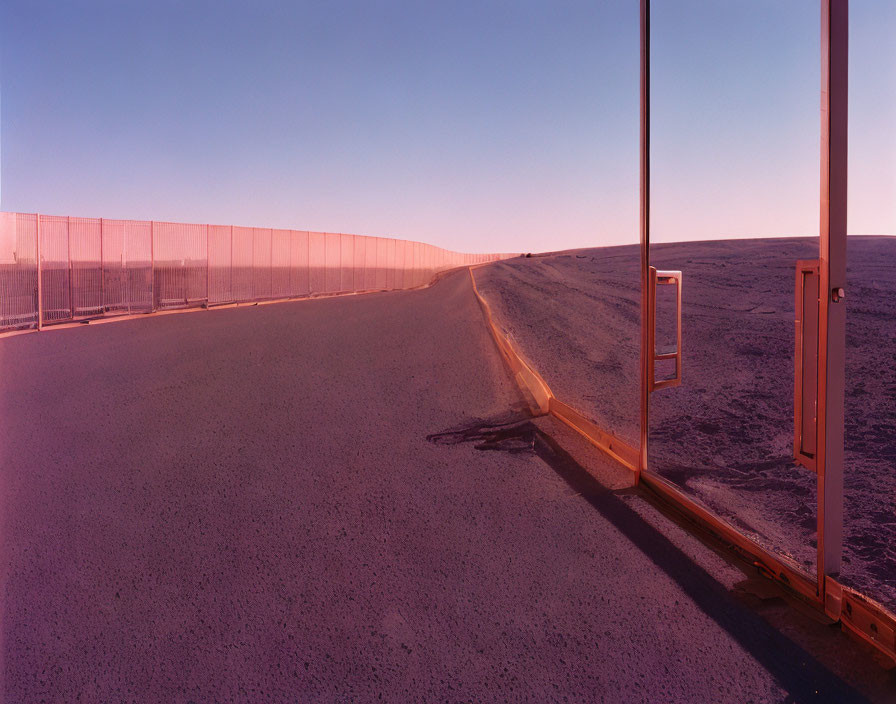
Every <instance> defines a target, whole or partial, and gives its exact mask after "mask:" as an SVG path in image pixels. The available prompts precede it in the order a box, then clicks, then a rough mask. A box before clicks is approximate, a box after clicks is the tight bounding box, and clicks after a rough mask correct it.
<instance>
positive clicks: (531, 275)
mask: <svg viewBox="0 0 896 704" xmlns="http://www.w3.org/2000/svg"><path fill="white" fill-rule="evenodd" d="M817 242H818V240H817V239H816V238H789V239H765V240H731V241H719V242H697V243H680V244H665V245H654V246H653V247H652V250H651V264H653V265H654V266H656V267H657V268H659V269H673V270H681V271H682V272H683V275H684V287H683V303H682V305H683V311H682V315H683V322H682V328H683V343H682V355H683V383H682V385H681V386H680V387H677V388H673V389H665V390H660V391H658V392H656V393H654V394H652V395H651V398H650V433H649V448H650V464H651V467H652V468H653V469H655V470H657V471H659V472H660V473H661V474H663V475H664V476H666V477H668V478H670V479H672V480H674V481H675V482H677V483H678V484H680V485H681V486H683V487H685V488H686V489H687V490H688V491H689V492H690V493H691V494H692V495H693V496H695V497H696V498H698V499H699V500H700V501H702V502H703V503H705V504H706V505H708V506H709V507H710V508H712V509H713V510H715V511H716V512H717V513H719V514H720V515H722V516H724V517H725V518H727V519H728V520H730V521H731V522H733V523H734V524H736V525H738V526H739V527H740V528H741V529H742V530H744V531H745V532H747V533H748V534H750V535H752V536H753V537H755V538H756V539H757V540H759V541H760V542H762V543H763V544H765V545H766V546H768V547H770V548H772V549H774V550H776V551H778V552H780V553H782V554H786V555H789V556H790V557H792V558H794V559H796V560H797V561H798V562H800V563H801V564H802V565H804V566H805V567H806V568H807V569H810V570H812V569H814V563H815V549H816V545H815V538H816V536H815V527H816V489H815V484H816V477H815V475H814V474H813V473H812V472H809V471H808V470H806V469H804V468H802V467H799V466H796V465H795V464H794V462H793V460H792V443H793V350H794V340H793V335H794V323H793V321H794V266H795V263H796V261H797V260H798V259H812V258H815V257H817V252H818V244H817ZM894 262H896V239H894V238H884V237H851V238H850V239H849V271H848V292H847V298H846V303H847V371H846V373H847V384H846V475H845V492H846V496H845V534H844V543H845V545H844V566H843V573H842V578H843V580H844V582H845V583H847V584H850V585H853V586H855V587H857V588H859V589H861V590H862V591H864V592H865V593H867V594H869V595H870V596H872V597H875V598H877V599H879V600H881V601H883V602H884V603H886V604H887V605H888V606H889V607H890V608H896V504H894V502H896V364H894V362H896V312H894V309H893V307H892V301H893V300H896V263H894ZM638 271H639V270H638V248H637V246H628V247H607V248H595V249H587V250H575V251H570V252H560V253H556V254H552V255H546V256H539V257H533V258H528V259H527V258H519V259H514V260H509V261H506V262H502V263H499V264H495V265H493V266H489V267H485V268H483V269H480V270H478V271H477V275H476V276H477V283H478V284H479V287H480V290H481V291H482V293H483V295H485V296H486V297H487V298H488V300H489V302H490V303H491V304H492V306H493V309H494V312H495V314H496V315H497V316H498V318H499V320H500V321H501V323H502V324H503V325H504V326H505V327H506V328H507V330H508V331H509V332H510V333H511V334H512V335H513V336H514V338H515V339H516V341H517V343H518V345H519V347H520V348H521V350H522V351H523V354H524V355H525V356H526V357H527V358H528V359H529V360H530V361H531V362H532V363H533V364H534V366H535V368H536V369H538V370H539V371H541V372H542V374H543V376H544V377H545V379H546V381H547V382H548V383H549V384H550V385H551V387H552V389H553V390H554V392H555V393H556V394H557V395H558V396H559V397H560V398H562V399H563V400H565V401H567V402H570V403H572V404H573V405H574V406H577V407H578V408H579V409H580V410H582V411H584V412H586V413H587V414H589V415H590V416H591V417H592V418H593V419H594V420H595V421H597V422H598V423H600V424H602V425H603V426H604V427H605V428H607V429H609V430H611V431H613V432H615V433H616V434H617V435H619V436H620V437H622V438H623V439H625V440H627V441H628V442H631V443H636V442H637V423H638V408H639V396H638V384H639V373H638V354H639V352H638V351H639V337H638V334H639V333H638V326H639V320H640V312H639V291H640V279H639V274H638ZM658 317H659V320H658V339H659V340H660V341H663V340H665V339H668V338H669V335H670V334H671V326H670V325H669V323H670V322H671V320H672V315H671V307H669V306H663V304H662V303H661V309H660V311H659V316H658Z"/></svg>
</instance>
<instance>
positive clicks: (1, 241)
mask: <svg viewBox="0 0 896 704" xmlns="http://www.w3.org/2000/svg"><path fill="white" fill-rule="evenodd" d="M2 216H3V217H2V219H0V328H19V327H31V326H34V325H36V324H37V217H36V216H34V215H27V214H22V213H18V214H17V213H3V214H2Z"/></svg>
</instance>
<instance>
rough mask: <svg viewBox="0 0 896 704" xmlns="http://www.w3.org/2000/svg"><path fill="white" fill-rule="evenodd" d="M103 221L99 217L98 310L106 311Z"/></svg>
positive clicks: (104, 234)
mask: <svg viewBox="0 0 896 704" xmlns="http://www.w3.org/2000/svg"><path fill="white" fill-rule="evenodd" d="M105 230H106V228H105V221H104V220H103V218H100V311H101V312H102V313H105V312H106V260H105V257H104V256H103V240H104V239H105V237H106V232H105Z"/></svg>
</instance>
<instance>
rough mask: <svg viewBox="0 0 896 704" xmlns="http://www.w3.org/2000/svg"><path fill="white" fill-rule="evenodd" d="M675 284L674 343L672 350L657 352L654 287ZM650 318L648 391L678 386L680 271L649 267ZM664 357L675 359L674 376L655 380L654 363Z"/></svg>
mask: <svg viewBox="0 0 896 704" xmlns="http://www.w3.org/2000/svg"><path fill="white" fill-rule="evenodd" d="M664 285H669V286H675V288H676V294H677V295H676V297H675V300H676V304H675V319H676V345H675V351H674V352H667V353H663V354H658V353H657V351H656V287H657V286H664ZM649 315H650V320H648V323H647V325H648V327H647V333H648V335H649V339H648V344H647V348H648V349H649V350H650V353H651V354H652V355H653V359H652V360H651V362H650V376H649V383H650V387H649V389H648V390H649V391H656V390H658V389H665V388H667V387H670V386H678V385H679V384H681V272H680V271H657V270H656V268H655V267H650V314H649ZM664 359H674V360H675V376H674V377H672V378H671V379H663V380H661V381H657V380H656V363H657V362H658V361H660V360H664Z"/></svg>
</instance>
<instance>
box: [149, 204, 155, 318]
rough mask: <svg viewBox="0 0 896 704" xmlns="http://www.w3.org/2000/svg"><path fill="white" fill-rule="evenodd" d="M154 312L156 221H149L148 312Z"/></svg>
mask: <svg viewBox="0 0 896 704" xmlns="http://www.w3.org/2000/svg"><path fill="white" fill-rule="evenodd" d="M155 311H156V221H155V220H150V221H149V312H150V313H155Z"/></svg>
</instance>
